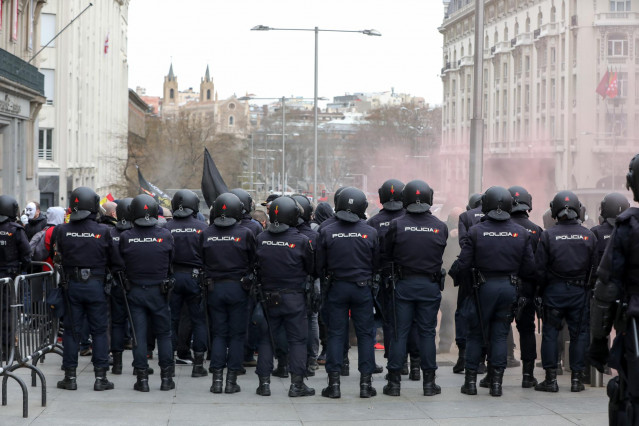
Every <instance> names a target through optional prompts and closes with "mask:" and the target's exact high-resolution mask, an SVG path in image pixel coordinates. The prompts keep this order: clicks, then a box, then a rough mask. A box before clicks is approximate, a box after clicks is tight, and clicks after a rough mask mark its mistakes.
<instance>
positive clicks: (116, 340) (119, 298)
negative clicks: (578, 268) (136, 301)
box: [111, 284, 128, 352]
mask: <svg viewBox="0 0 639 426" xmlns="http://www.w3.org/2000/svg"><path fill="white" fill-rule="evenodd" d="M127 319H128V316H127V313H126V305H125V304H124V293H123V291H122V287H121V286H120V285H119V284H118V285H113V286H112V287H111V352H122V351H124V338H125V336H126V322H127Z"/></svg>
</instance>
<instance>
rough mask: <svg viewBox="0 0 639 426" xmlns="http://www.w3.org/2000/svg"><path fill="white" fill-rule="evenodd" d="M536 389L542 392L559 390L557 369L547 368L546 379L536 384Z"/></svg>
mask: <svg viewBox="0 0 639 426" xmlns="http://www.w3.org/2000/svg"><path fill="white" fill-rule="evenodd" d="M535 390H536V391H541V392H559V385H557V369H555V368H546V379H545V380H544V381H543V382H541V383H538V384H537V385H536V386H535Z"/></svg>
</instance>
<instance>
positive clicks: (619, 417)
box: [590, 154, 639, 426]
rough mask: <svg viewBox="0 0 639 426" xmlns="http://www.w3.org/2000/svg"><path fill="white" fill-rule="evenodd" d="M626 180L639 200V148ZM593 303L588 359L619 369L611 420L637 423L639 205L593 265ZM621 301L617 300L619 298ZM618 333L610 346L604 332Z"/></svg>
mask: <svg viewBox="0 0 639 426" xmlns="http://www.w3.org/2000/svg"><path fill="white" fill-rule="evenodd" d="M626 186H627V188H628V189H629V190H631V191H632V193H633V196H634V200H635V201H639V154H638V155H635V156H634V158H633V159H632V160H631V161H630V166H629V172H628V174H627V175H626ZM597 277H598V280H597V284H596V285H595V290H594V301H593V304H592V313H591V314H592V316H591V331H592V337H593V338H592V343H591V344H590V361H591V363H592V365H593V366H595V367H596V368H597V369H598V370H599V371H600V372H603V369H604V366H605V365H606V363H607V364H608V365H609V366H610V367H611V368H614V369H616V370H617V371H618V372H619V376H618V377H615V378H613V379H612V380H610V381H609V382H608V397H609V398H610V403H609V404H608V417H609V422H610V425H614V426H616V425H633V426H636V425H638V424H639V353H638V350H637V346H639V342H638V337H639V336H638V333H637V317H638V316H639V311H638V310H637V306H639V304H638V303H637V302H638V298H639V296H638V295H639V209H638V208H636V207H632V208H628V209H627V210H625V211H624V212H623V213H621V214H620V215H619V216H618V217H617V220H616V226H615V230H614V231H613V233H612V236H611V237H610V243H609V244H608V246H607V248H606V251H605V252H604V257H603V259H601V263H600V264H599V269H598V271H597ZM618 300H619V301H620V302H621V303H617V301H618ZM613 325H614V327H615V329H616V331H617V333H616V337H615V340H614V343H613V345H612V350H611V351H609V350H608V335H609V334H610V331H611V330H612V326H613Z"/></svg>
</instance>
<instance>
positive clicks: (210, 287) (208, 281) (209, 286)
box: [203, 278, 215, 293]
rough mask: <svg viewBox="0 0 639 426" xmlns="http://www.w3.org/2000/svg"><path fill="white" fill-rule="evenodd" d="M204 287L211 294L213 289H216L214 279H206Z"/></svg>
mask: <svg viewBox="0 0 639 426" xmlns="http://www.w3.org/2000/svg"><path fill="white" fill-rule="evenodd" d="M203 285H204V288H206V291H208V292H209V293H211V292H212V291H213V288H214V287H215V283H214V281H213V278H205V279H204V280H203Z"/></svg>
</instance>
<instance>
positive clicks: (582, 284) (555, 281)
mask: <svg viewBox="0 0 639 426" xmlns="http://www.w3.org/2000/svg"><path fill="white" fill-rule="evenodd" d="M553 284H567V285H569V286H572V287H582V288H584V287H586V285H587V284H588V282H587V281H586V280H579V279H553V280H550V281H549V282H548V285H553Z"/></svg>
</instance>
